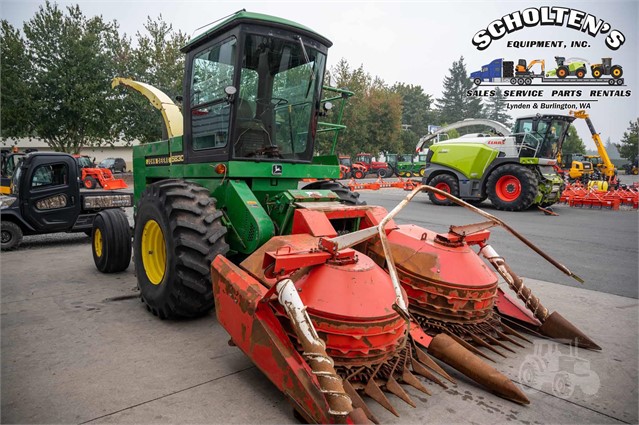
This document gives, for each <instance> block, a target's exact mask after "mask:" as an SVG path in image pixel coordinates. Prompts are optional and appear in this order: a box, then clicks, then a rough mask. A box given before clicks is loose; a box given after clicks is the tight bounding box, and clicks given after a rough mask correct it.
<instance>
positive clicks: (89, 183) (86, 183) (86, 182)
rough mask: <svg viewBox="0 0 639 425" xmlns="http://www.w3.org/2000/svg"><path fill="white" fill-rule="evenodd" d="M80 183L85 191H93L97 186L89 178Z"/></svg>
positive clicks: (93, 179) (92, 179)
mask: <svg viewBox="0 0 639 425" xmlns="http://www.w3.org/2000/svg"><path fill="white" fill-rule="evenodd" d="M82 183H83V184H84V187H86V188H87V189H95V188H96V187H97V186H98V181H97V180H96V179H95V178H93V177H91V176H87V177H85V178H84V180H83V181H82Z"/></svg>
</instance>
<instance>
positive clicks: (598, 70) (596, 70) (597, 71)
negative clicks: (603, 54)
mask: <svg viewBox="0 0 639 425" xmlns="http://www.w3.org/2000/svg"><path fill="white" fill-rule="evenodd" d="M602 74H603V71H602V69H601V68H600V67H595V68H593V69H592V76H593V77H595V78H601V75H602Z"/></svg>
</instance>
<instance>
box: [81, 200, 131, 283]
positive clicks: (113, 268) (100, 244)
mask: <svg viewBox="0 0 639 425" xmlns="http://www.w3.org/2000/svg"><path fill="white" fill-rule="evenodd" d="M91 250H92V252H93V262H94V263H95V267H96V268H97V269H98V270H99V271H100V272H102V273H118V272H121V271H124V270H126V269H127V268H128V267H129V264H131V228H130V227H129V220H128V219H127V218H126V214H125V213H124V211H122V210H121V209H119V208H112V209H108V210H104V211H100V212H99V213H98V215H96V217H95V219H94V220H93V229H92V232H91Z"/></svg>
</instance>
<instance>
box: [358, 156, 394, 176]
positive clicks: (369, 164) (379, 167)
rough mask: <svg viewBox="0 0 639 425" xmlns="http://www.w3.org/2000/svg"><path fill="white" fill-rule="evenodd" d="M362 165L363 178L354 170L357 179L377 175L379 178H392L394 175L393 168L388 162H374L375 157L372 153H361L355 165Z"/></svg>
mask: <svg viewBox="0 0 639 425" xmlns="http://www.w3.org/2000/svg"><path fill="white" fill-rule="evenodd" d="M354 165H360V166H361V167H362V173H363V175H362V176H361V177H359V176H358V173H356V172H355V170H353V176H354V177H355V178H356V179H362V178H364V177H366V175H367V174H372V173H375V174H377V175H378V176H379V177H382V178H384V177H390V176H392V175H393V170H392V168H391V167H390V166H389V165H388V163H386V162H380V161H373V155H371V154H370V153H359V154H357V157H356V158H355V164H354Z"/></svg>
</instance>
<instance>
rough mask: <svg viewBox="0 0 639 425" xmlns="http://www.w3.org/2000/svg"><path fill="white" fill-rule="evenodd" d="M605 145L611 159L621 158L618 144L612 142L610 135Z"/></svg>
mask: <svg viewBox="0 0 639 425" xmlns="http://www.w3.org/2000/svg"><path fill="white" fill-rule="evenodd" d="M604 147H605V148H606V152H608V157H609V158H610V159H621V156H620V155H619V150H618V149H617V146H616V145H615V144H614V143H612V141H611V140H610V137H608V138H607V139H606V143H605V144H604Z"/></svg>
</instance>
